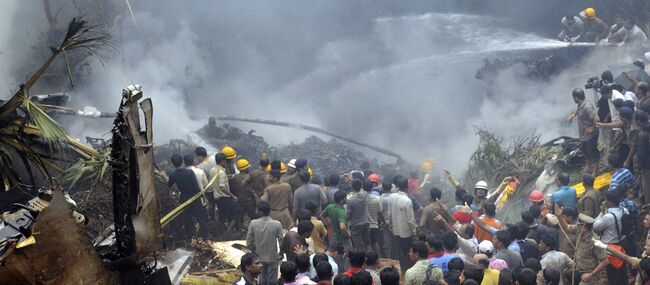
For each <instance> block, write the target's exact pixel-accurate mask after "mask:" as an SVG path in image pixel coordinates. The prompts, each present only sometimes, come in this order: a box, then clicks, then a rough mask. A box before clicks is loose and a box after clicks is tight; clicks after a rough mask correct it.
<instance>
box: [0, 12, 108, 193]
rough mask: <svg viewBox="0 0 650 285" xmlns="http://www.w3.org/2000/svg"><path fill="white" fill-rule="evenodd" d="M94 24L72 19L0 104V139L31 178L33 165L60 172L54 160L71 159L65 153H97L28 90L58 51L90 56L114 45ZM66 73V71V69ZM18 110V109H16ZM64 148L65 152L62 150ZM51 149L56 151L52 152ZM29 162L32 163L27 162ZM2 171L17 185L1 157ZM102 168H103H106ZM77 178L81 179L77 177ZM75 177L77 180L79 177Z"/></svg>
mask: <svg viewBox="0 0 650 285" xmlns="http://www.w3.org/2000/svg"><path fill="white" fill-rule="evenodd" d="M95 28H96V27H95V26H91V25H88V23H87V22H86V21H84V20H81V19H77V18H73V19H72V20H71V21H70V23H69V24H68V29H67V30H66V33H65V35H64V37H63V39H62V40H61V42H60V43H59V44H58V45H57V46H54V47H51V48H50V51H51V54H50V56H49V57H48V58H47V59H46V60H45V62H44V63H43V64H42V65H41V66H40V67H39V68H38V69H37V70H36V71H35V72H34V73H33V74H32V75H31V76H30V77H29V79H28V80H27V81H26V82H25V83H24V84H22V85H21V86H20V87H19V89H18V90H17V91H16V93H14V95H13V96H12V97H11V98H10V99H9V100H7V101H6V102H4V104H2V106H0V134H2V137H1V139H0V142H2V143H3V144H4V145H7V146H9V147H11V148H13V149H14V150H15V151H16V152H17V153H18V154H19V155H20V157H21V158H22V159H23V163H24V164H25V166H26V168H27V171H28V172H29V175H30V178H31V177H32V174H31V169H32V167H35V169H38V170H39V171H40V172H41V173H42V174H43V176H44V177H46V178H49V177H51V175H50V174H49V173H48V169H53V170H55V171H62V169H61V167H60V166H59V165H57V164H56V163H55V162H57V161H66V160H68V159H70V158H71V157H69V156H68V155H67V154H74V155H75V156H74V157H79V156H81V157H83V158H90V157H92V156H93V155H96V152H95V151H94V150H93V149H92V148H89V147H87V146H84V145H83V144H81V143H80V142H78V141H77V140H75V139H73V138H72V137H71V136H69V135H68V133H67V132H66V130H65V129H64V128H63V127H61V125H59V124H58V123H57V122H56V121H55V120H54V119H52V118H51V117H50V116H49V115H47V113H45V111H43V109H42V108H40V107H39V106H38V105H37V104H35V103H34V102H32V101H31V100H30V99H29V96H28V93H29V90H30V89H31V88H32V87H33V86H34V84H36V82H37V81H38V80H39V79H40V78H41V76H42V75H43V74H44V73H45V71H46V70H47V69H48V67H49V66H50V65H51V64H52V62H53V61H54V59H55V58H56V57H57V56H58V55H59V54H61V53H64V54H65V53H66V52H67V51H71V50H75V49H78V50H83V51H84V52H87V53H89V54H90V55H96V54H95V51H97V50H98V49H102V48H106V47H113V43H112V42H111V41H110V40H109V35H108V34H106V33H103V32H99V31H97V30H96V29H95ZM68 72H69V70H68ZM19 110H20V111H19ZM64 148H65V149H66V151H65V152H64V151H63V149H64ZM52 150H57V151H56V152H53V151H52ZM7 157H9V156H8V155H7ZM30 164H31V165H30ZM0 167H1V168H2V174H3V175H5V176H10V177H6V178H7V179H8V181H9V183H10V186H14V185H17V184H18V183H16V182H17V181H18V180H19V179H18V177H17V175H15V171H9V170H11V169H12V167H11V161H10V160H9V159H7V158H6V157H2V161H0ZM100 169H103V170H101V171H100V173H98V174H97V175H99V174H102V171H105V168H103V167H100ZM78 179H81V177H79V178H78ZM78 179H77V180H78Z"/></svg>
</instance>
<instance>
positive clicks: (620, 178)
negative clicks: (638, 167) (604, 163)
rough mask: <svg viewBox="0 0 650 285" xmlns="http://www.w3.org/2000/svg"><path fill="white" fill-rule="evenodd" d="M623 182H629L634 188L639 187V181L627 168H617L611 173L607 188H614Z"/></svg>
mask: <svg viewBox="0 0 650 285" xmlns="http://www.w3.org/2000/svg"><path fill="white" fill-rule="evenodd" d="M623 184H630V186H632V188H634V189H637V188H638V187H639V181H637V180H636V178H634V175H632V172H631V171H630V170H628V169H627V168H619V169H618V170H616V172H614V175H612V181H611V182H610V183H609V190H615V189H616V187H618V186H619V185H623Z"/></svg>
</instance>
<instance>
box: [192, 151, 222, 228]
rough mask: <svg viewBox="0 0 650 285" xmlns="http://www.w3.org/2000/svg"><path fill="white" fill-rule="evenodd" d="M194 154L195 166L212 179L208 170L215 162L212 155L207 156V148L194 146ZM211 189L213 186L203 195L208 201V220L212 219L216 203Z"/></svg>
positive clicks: (215, 164)
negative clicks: (196, 162)
mask: <svg viewBox="0 0 650 285" xmlns="http://www.w3.org/2000/svg"><path fill="white" fill-rule="evenodd" d="M194 155H196V160H197V161H198V164H197V165H196V167H197V168H198V169H201V170H203V172H204V173H205V176H206V178H207V179H208V181H209V179H212V177H211V176H210V170H211V169H212V168H214V167H215V166H217V163H216V162H215V161H214V156H208V152H207V150H205V148H204V147H197V148H195V149H194ZM213 189H214V188H213V187H210V189H208V190H207V191H206V192H205V196H204V197H205V199H206V200H207V202H208V206H207V212H208V220H211V221H213V220H214V209H215V205H216V204H215V201H214V197H213Z"/></svg>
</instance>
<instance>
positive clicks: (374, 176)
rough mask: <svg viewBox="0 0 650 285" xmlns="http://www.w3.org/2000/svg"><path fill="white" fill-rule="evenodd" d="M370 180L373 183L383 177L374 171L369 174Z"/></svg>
mask: <svg viewBox="0 0 650 285" xmlns="http://www.w3.org/2000/svg"><path fill="white" fill-rule="evenodd" d="M368 181H370V182H372V183H379V182H381V178H380V177H379V174H376V173H373V174H370V175H368Z"/></svg>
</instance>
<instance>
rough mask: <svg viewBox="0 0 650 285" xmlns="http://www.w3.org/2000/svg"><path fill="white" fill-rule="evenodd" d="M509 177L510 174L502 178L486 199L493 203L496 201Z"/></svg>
mask: <svg viewBox="0 0 650 285" xmlns="http://www.w3.org/2000/svg"><path fill="white" fill-rule="evenodd" d="M511 179H512V177H510V176H508V177H504V178H503V180H502V181H501V184H499V187H497V190H496V191H495V192H494V193H492V194H490V196H489V197H488V201H489V202H491V203H495V202H496V201H497V198H499V195H501V193H503V190H505V189H506V186H507V185H508V182H510V180H511Z"/></svg>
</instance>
